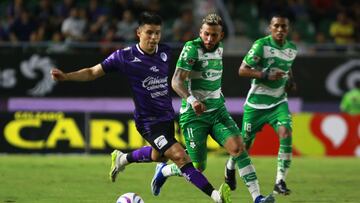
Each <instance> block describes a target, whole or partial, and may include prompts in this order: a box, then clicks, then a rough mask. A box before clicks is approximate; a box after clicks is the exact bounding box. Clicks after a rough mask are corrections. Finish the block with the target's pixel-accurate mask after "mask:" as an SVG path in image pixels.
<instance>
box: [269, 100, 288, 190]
mask: <svg viewBox="0 0 360 203" xmlns="http://www.w3.org/2000/svg"><path fill="white" fill-rule="evenodd" d="M272 117H273V118H272V119H271V122H270V124H271V125H272V126H273V128H274V129H275V130H276V132H277V134H278V136H279V140H280V146H279V152H278V164H277V175H276V182H275V186H274V194H282V195H289V194H290V193H291V190H290V189H288V188H287V185H286V183H285V181H286V177H287V174H288V172H289V168H290V165H291V160H292V134H291V132H292V120H291V114H290V112H289V110H288V104H287V103H285V102H284V103H282V104H280V105H278V106H277V107H276V108H275V110H274V112H273V115H272Z"/></svg>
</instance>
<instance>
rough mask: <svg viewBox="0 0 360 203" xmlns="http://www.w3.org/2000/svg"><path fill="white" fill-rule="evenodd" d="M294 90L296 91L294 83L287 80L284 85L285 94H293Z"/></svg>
mask: <svg viewBox="0 0 360 203" xmlns="http://www.w3.org/2000/svg"><path fill="white" fill-rule="evenodd" d="M296 90H297V86H296V83H295V81H293V80H288V81H287V82H286V85H285V91H286V92H287V93H290V92H295V91H296Z"/></svg>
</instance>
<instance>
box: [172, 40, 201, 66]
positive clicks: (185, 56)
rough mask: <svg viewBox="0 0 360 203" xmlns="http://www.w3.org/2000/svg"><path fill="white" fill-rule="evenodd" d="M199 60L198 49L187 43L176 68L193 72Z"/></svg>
mask: <svg viewBox="0 0 360 203" xmlns="http://www.w3.org/2000/svg"><path fill="white" fill-rule="evenodd" d="M197 59H198V54H197V48H196V46H195V45H194V44H193V43H191V42H187V43H186V44H185V46H184V48H183V49H182V51H181V54H180V56H179V59H178V61H177V63H176V67H178V68H181V69H184V70H188V71H191V70H192V69H193V66H194V65H195V63H196V61H197Z"/></svg>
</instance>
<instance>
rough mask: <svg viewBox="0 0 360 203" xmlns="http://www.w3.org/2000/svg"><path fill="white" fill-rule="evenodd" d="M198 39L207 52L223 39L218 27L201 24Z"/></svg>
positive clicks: (220, 29)
mask: <svg viewBox="0 0 360 203" xmlns="http://www.w3.org/2000/svg"><path fill="white" fill-rule="evenodd" d="M200 37H201V39H202V41H203V43H204V46H205V48H206V49H207V50H212V49H214V47H215V46H216V45H217V44H218V43H219V42H220V41H221V40H222V39H223V37H224V32H223V31H222V27H221V26H220V25H208V24H203V25H202V26H201V28H200Z"/></svg>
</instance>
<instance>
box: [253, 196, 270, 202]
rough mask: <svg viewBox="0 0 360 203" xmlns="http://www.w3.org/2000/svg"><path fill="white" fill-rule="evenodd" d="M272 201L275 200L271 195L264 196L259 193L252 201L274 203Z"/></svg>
mask: <svg viewBox="0 0 360 203" xmlns="http://www.w3.org/2000/svg"><path fill="white" fill-rule="evenodd" d="M274 202H275V198H274V196H272V195H268V196H266V197H264V196H262V195H259V196H258V197H257V198H256V199H255V201H254V203H274Z"/></svg>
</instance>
